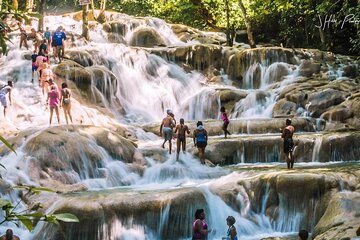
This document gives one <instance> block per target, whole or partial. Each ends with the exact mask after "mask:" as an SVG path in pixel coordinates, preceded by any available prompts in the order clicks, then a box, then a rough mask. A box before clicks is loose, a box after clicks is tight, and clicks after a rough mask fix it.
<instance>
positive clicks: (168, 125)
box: [160, 107, 230, 164]
mask: <svg viewBox="0 0 360 240" xmlns="http://www.w3.org/2000/svg"><path fill="white" fill-rule="evenodd" d="M220 112H221V117H220V118H221V119H222V121H223V126H222V129H223V131H224V134H225V138H226V137H227V135H230V132H229V131H228V130H227V128H228V125H229V123H230V120H229V118H228V116H227V114H226V112H225V107H221V108H220ZM166 113H167V116H166V117H165V118H164V119H163V120H162V122H161V125H160V135H161V134H163V136H164V142H163V144H162V145H161V146H162V148H165V143H166V142H169V153H170V154H171V149H172V143H171V140H172V138H173V133H177V140H176V160H179V154H180V150H181V149H182V151H183V153H185V151H186V134H190V129H189V127H188V126H187V125H185V121H184V119H183V118H181V119H180V124H178V125H176V120H175V117H174V114H173V112H172V111H171V110H170V109H168V110H167V111H166ZM192 137H193V140H194V146H196V147H197V148H198V153H199V158H200V161H201V163H202V164H205V148H206V146H207V141H208V133H207V131H206V129H205V128H204V125H203V123H202V121H198V122H197V123H196V129H195V130H194V131H193V135H192Z"/></svg>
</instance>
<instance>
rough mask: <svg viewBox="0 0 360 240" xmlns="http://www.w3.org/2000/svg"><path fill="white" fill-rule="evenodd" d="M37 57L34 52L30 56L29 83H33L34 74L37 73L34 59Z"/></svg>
mask: <svg viewBox="0 0 360 240" xmlns="http://www.w3.org/2000/svg"><path fill="white" fill-rule="evenodd" d="M37 57H38V55H37V54H36V52H34V53H33V54H32V55H31V82H32V83H33V82H34V72H37V69H38V65H37V63H36V58H37Z"/></svg>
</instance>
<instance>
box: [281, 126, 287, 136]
mask: <svg viewBox="0 0 360 240" xmlns="http://www.w3.org/2000/svg"><path fill="white" fill-rule="evenodd" d="M285 131H286V129H285V128H284V129H283V130H282V133H281V138H284V137H285Z"/></svg>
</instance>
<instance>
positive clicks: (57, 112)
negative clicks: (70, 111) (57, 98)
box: [55, 106, 60, 124]
mask: <svg viewBox="0 0 360 240" xmlns="http://www.w3.org/2000/svg"><path fill="white" fill-rule="evenodd" d="M55 113H56V117H57V120H58V124H60V115H59V107H58V106H56V107H55Z"/></svg>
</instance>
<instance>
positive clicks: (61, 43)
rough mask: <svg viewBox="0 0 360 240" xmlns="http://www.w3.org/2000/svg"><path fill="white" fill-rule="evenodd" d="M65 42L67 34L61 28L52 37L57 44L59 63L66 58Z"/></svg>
mask: <svg viewBox="0 0 360 240" xmlns="http://www.w3.org/2000/svg"><path fill="white" fill-rule="evenodd" d="M65 40H66V34H65V32H64V31H63V29H62V27H61V26H60V27H58V28H57V29H56V31H55V32H54V34H53V37H52V41H54V42H55V46H56V56H57V57H58V58H59V63H61V60H62V59H63V58H64V52H65Z"/></svg>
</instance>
